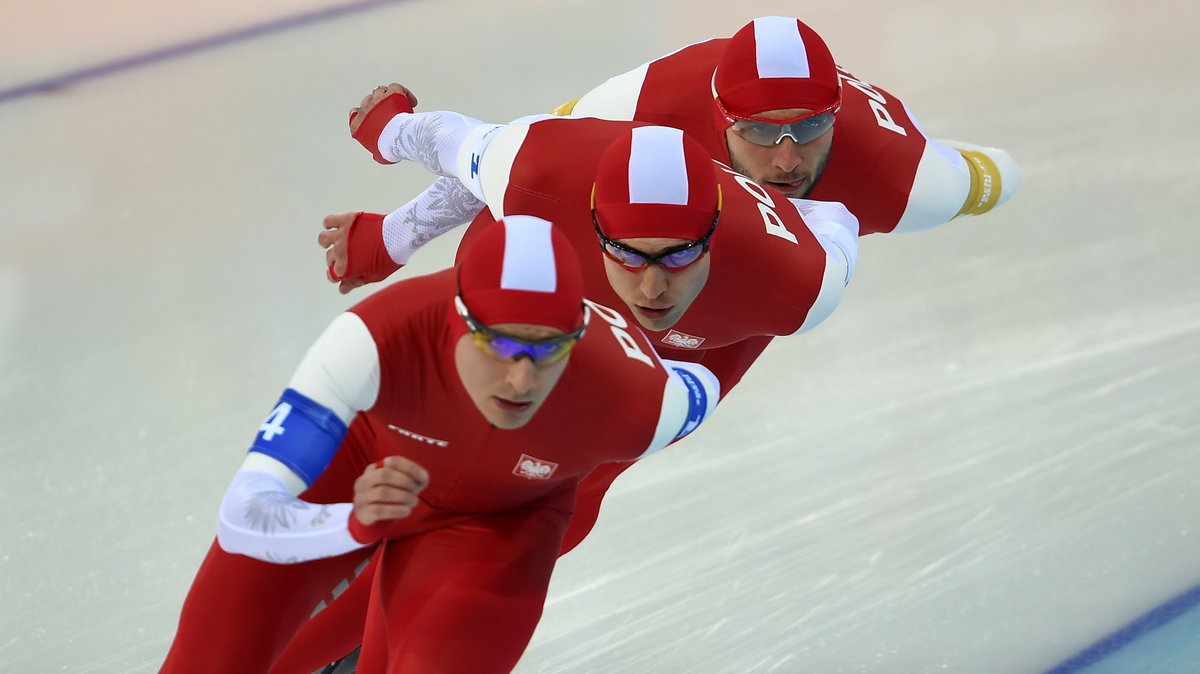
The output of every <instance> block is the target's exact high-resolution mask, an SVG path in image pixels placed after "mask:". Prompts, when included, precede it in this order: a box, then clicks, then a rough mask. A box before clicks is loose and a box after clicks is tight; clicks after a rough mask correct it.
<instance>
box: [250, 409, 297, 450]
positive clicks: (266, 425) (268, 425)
mask: <svg viewBox="0 0 1200 674" xmlns="http://www.w3.org/2000/svg"><path fill="white" fill-rule="evenodd" d="M291 413H292V405H291V403H284V402H281V403H279V405H277V406H276V407H275V409H273V410H271V413H270V414H268V415H267V418H266V420H265V421H263V423H262V426H259V427H258V432H259V433H261V434H262V439H263V440H267V441H270V440H271V439H272V438H274V437H275V436H276V435H283V433H284V430H285V429H284V428H283V421H284V419H287V417H288V415H289V414H291Z"/></svg>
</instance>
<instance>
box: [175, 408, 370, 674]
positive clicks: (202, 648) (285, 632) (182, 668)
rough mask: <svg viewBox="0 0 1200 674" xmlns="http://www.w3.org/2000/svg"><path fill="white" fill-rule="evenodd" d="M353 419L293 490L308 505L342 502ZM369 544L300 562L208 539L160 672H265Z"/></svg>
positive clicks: (350, 465)
mask: <svg viewBox="0 0 1200 674" xmlns="http://www.w3.org/2000/svg"><path fill="white" fill-rule="evenodd" d="M359 426H360V424H355V425H354V426H352V427H351V428H352V430H351V436H348V438H347V440H346V441H345V442H344V443H343V445H342V447H341V448H339V451H338V453H337V455H335V457H334V460H333V461H332V462H331V463H330V464H329V467H328V468H327V469H326V470H325V472H324V473H323V474H322V475H321V477H320V478H319V479H318V480H317V481H316V483H314V484H313V486H312V488H311V489H309V490H308V491H306V492H304V493H303V494H301V495H300V497H301V498H303V499H304V500H306V501H310V502H313V503H334V502H339V501H348V500H350V499H351V498H352V497H353V484H354V480H355V478H357V477H358V475H359V474H360V473H361V472H362V470H363V468H364V467H365V466H366V464H367V459H365V458H364V457H363V456H362V454H361V452H360V450H359V447H361V446H369V444H363V443H364V441H368V442H369V437H367V436H362V433H363V431H361V430H358V427H359ZM370 553H371V550H370V549H367V550H361V551H356V552H352V553H349V554H345V555H342V556H340V557H333V558H330V559H320V560H316V561H312V562H304V563H302V564H271V563H269V562H263V561H259V560H257V559H251V558H250V557H245V556H243V555H233V554H229V553H227V552H225V551H224V550H222V549H221V548H220V546H219V545H217V543H216V542H215V541H214V542H213V544H212V547H211V548H210V549H209V551H208V556H206V557H205V558H204V562H203V563H202V564H201V565H200V570H199V571H198V572H197V573H196V578H195V580H194V581H192V587H191V589H190V590H188V595H187V598H186V599H185V600H184V603H183V609H182V611H181V612H180V616H179V628H178V630H177V631H176V633H175V640H174V642H173V643H172V644H171V650H170V651H169V652H168V653H167V658H166V661H165V662H164V663H163V667H162V670H161V672H163V673H164V674H165V673H176V672H179V673H191V672H196V673H197V674H209V673H211V672H266V671H267V670H268V669H270V667H271V663H272V662H274V660H275V659H276V658H277V657H278V656H279V654H280V653H281V652H282V651H283V649H284V647H285V646H286V645H287V644H288V642H289V641H290V640H291V639H292V635H293V634H295V632H296V631H297V630H298V629H299V628H300V626H301V625H302V624H304V622H305V621H306V620H308V618H309V617H310V616H311V615H312V612H313V611H314V610H315V609H316V607H317V604H319V603H320V602H321V601H322V600H325V599H327V598H328V597H329V595H330V592H331V591H332V590H333V588H334V586H335V585H337V584H338V583H340V582H341V581H343V580H344V579H346V578H348V577H353V573H354V569H355V567H357V566H358V565H359V564H360V563H361V562H362V560H363V559H365V558H366V557H367V556H368V555H369V554H370Z"/></svg>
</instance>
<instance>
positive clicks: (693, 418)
mask: <svg viewBox="0 0 1200 674" xmlns="http://www.w3.org/2000/svg"><path fill="white" fill-rule="evenodd" d="M671 369H672V370H675V373H676V374H678V375H679V376H680V378H682V379H683V383H684V384H687V387H688V412H687V418H686V419H684V422H683V426H682V427H680V429H679V432H678V433H676V434H675V440H678V439H680V438H682V437H683V436H685V435H687V434H688V433H691V432H692V431H694V430H696V427H697V426H699V425H700V422H701V421H704V417H705V416H706V415H707V414H708V392H707V391H705V390H704V385H703V384H702V383H701V382H700V378H699V377H697V376H696V374H695V373H694V372H691V371H689V370H685V369H683V368H679V367H672V368H671Z"/></svg>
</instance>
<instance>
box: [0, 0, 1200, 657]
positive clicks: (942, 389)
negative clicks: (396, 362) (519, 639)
mask: <svg viewBox="0 0 1200 674" xmlns="http://www.w3.org/2000/svg"><path fill="white" fill-rule="evenodd" d="M226 5H228V6H226ZM152 7H157V5H153V6H152V5H150V4H149V3H148V2H145V3H139V2H137V1H136V0H123V1H122V2H118V3H117V4H116V5H114V6H113V7H112V9H111V14H102V13H99V12H97V11H96V10H95V9H94V8H93V7H92V5H90V4H88V5H84V3H82V2H71V1H68V0H59V1H58V2H49V3H39V4H38V5H37V6H34V7H28V8H25V9H18V10H15V13H16V16H15V17H11V16H6V21H5V23H6V25H5V26H4V27H3V28H0V44H2V45H4V47H3V49H4V53H5V57H4V59H3V61H4V63H3V65H2V67H0V91H10V90H14V89H15V88H17V87H19V86H21V85H23V84H26V83H28V82H31V81H39V80H43V79H46V78H53V77H54V76H55V75H58V74H62V73H69V72H74V71H78V70H80V69H86V68H88V67H91V66H94V65H96V64H99V63H105V62H111V61H112V60H114V59H121V58H124V57H128V56H130V55H136V54H141V53H147V52H152V51H153V50H155V49H159V48H161V47H164V46H168V45H171V44H178V43H181V42H187V41H189V40H194V39H198V38H204V37H205V36H209V35H213V34H218V33H221V32H222V31H225V32H228V31H231V30H234V29H237V28H239V27H244V26H248V25H257V24H260V23H262V22H265V21H271V20H275V19H279V18H282V17H287V16H291V15H294V14H296V13H298V12H302V11H309V10H313V9H320V8H322V7H325V5H322V4H320V3H317V2H313V1H311V0H310V1H309V2H304V3H282V2H268V3H257V4H256V7H255V8H253V9H248V8H245V7H239V6H237V5H235V3H233V2H230V1H228V0H225V1H215V2H206V3H192V5H191V6H189V5H184V6H182V7H178V8H177V9H176V11H175V12H172V13H171V15H170V16H169V17H167V16H165V14H164V13H162V12H161V11H160V10H153V9H151V8H152ZM7 14H9V12H6V15H7ZM160 14H164V15H161V16H160ZM766 14H792V15H798V16H801V17H802V18H803V19H804V20H805V21H806V22H808V23H809V24H810V25H812V26H813V27H814V28H816V29H817V30H818V31H819V32H820V33H821V34H822V35H823V36H824V37H825V39H826V41H827V42H828V44H829V45H830V47H831V49H832V50H833V52H834V54H835V56H836V57H837V59H838V61H839V63H841V64H842V65H843V66H845V67H846V68H848V69H849V70H850V71H851V72H853V73H855V74H856V75H857V76H859V77H861V78H863V79H864V80H866V81H869V82H872V83H874V84H876V85H879V86H881V87H883V88H884V89H886V90H888V91H889V92H891V93H892V94H894V95H897V96H899V97H900V98H901V99H902V100H904V101H905V103H907V105H908V106H909V108H910V109H911V110H912V111H913V112H914V113H915V115H916V116H917V118H918V119H919V120H920V122H921V124H922V126H923V128H924V129H925V130H926V131H927V132H928V133H929V134H930V135H931V136H933V137H938V138H952V139H958V140H963V141H968V142H972V143H977V144H982V145H993V146H996V147H1002V148H1005V149H1007V150H1008V151H1009V152H1011V154H1012V155H1013V156H1014V157H1015V158H1016V159H1017V160H1018V161H1019V162H1020V163H1021V166H1022V170H1023V183H1022V186H1021V189H1020V191H1019V192H1018V194H1017V195H1016V197H1015V198H1014V199H1013V200H1012V201H1011V202H1009V203H1008V204H1006V205H1004V206H1002V207H1001V208H999V209H998V210H996V211H994V212H993V213H991V214H988V215H986V216H983V217H980V218H975V219H962V220H956V221H954V222H952V223H950V224H948V225H946V226H944V227H941V228H939V229H936V230H933V231H929V232H923V233H915V234H906V235H875V236H872V237H868V238H867V239H865V240H864V241H863V243H862V251H861V256H860V260H859V266H858V269H857V273H856V277H855V278H854V280H853V281H852V283H851V286H850V288H849V289H848V291H847V295H846V297H845V300H844V301H843V303H842V305H841V307H840V308H839V309H838V310H837V311H836V312H835V314H834V315H833V316H832V318H831V319H830V320H829V321H828V322H827V323H826V324H825V325H823V326H821V327H819V328H818V329H817V330H815V331H814V332H812V333H809V334H807V335H803V336H799V337H796V338H792V339H786V340H777V341H776V342H775V343H774V344H773V345H772V347H771V348H770V349H769V350H768V351H767V353H766V354H765V355H764V357H763V358H762V359H761V361H760V362H759V363H758V364H757V365H756V366H755V368H754V369H753V370H752V371H751V372H750V374H749V375H748V376H747V378H746V379H745V380H744V382H743V383H742V384H741V386H740V387H739V388H738V389H737V390H735V391H734V392H733V393H732V394H731V396H730V397H729V399H728V400H727V401H726V402H724V403H723V405H722V407H721V409H720V410H719V411H718V413H717V415H716V417H715V418H714V419H713V421H712V422H710V423H709V424H707V425H706V427H704V428H702V429H701V430H700V431H699V432H697V433H696V434H695V435H693V436H692V437H690V438H689V439H688V440H687V441H685V442H683V443H680V444H679V445H678V446H675V447H672V448H671V449H670V450H669V451H666V452H663V453H662V454H660V455H657V456H655V457H653V458H651V459H649V460H647V461H646V462H645V463H644V464H642V465H640V466H638V467H636V468H635V469H633V470H631V471H630V472H629V473H627V474H626V475H625V476H624V477H623V478H622V479H621V480H620V481H618V483H617V484H616V485H615V486H614V488H613V490H612V492H611V495H610V498H609V500H608V503H607V505H606V508H605V511H604V513H603V515H602V517H601V521H600V525H599V527H598V528H597V530H596V531H595V533H594V535H593V536H592V537H591V538H590V539H589V540H588V541H587V542H586V543H585V544H584V545H583V546H582V547H581V548H579V549H578V550H577V551H576V552H574V553H572V554H571V555H568V556H567V557H566V558H564V559H563V560H562V562H561V563H560V565H559V568H558V570H557V573H556V575H555V578H554V581H553V584H552V587H551V594H550V599H549V603H548V605H547V609H546V613H545V616H544V618H543V620H542V623H541V625H540V627H539V629H538V632H537V634H536V635H535V637H534V640H533V643H532V645H531V646H530V647H529V650H528V651H527V653H526V655H525V658H524V659H523V661H522V663H521V665H520V666H519V667H518V669H517V671H518V672H520V673H522V674H534V673H546V674H550V673H574V672H586V673H612V674H618V673H621V674H624V673H630V672H632V673H641V672H657V673H668V674H670V673H675V672H680V673H682V672H689V673H690V672H705V673H708V672H714V673H717V672H719V673H725V672H728V673H743V672H784V673H791V672H811V673H816V674H838V673H842V672H845V673H875V672H879V673H884V674H893V673H896V674H910V673H925V672H965V673H971V674H978V673H991V672H1014V673H1030V672H1041V671H1045V670H1048V669H1050V668H1053V667H1055V666H1056V665H1057V664H1059V663H1061V662H1063V661H1065V660H1066V659H1068V658H1069V657H1071V656H1072V655H1074V654H1076V653H1078V652H1080V651H1081V650H1083V649H1085V648H1087V647H1088V646H1089V645H1091V644H1093V643H1095V642H1096V641H1097V640H1100V639H1101V638H1103V637H1104V636H1105V635H1108V634H1110V633H1112V632H1114V631H1115V630H1117V629H1119V628H1121V627H1122V626H1123V625H1126V624H1128V623H1129V622H1130V621H1132V620H1134V619H1136V618H1137V617H1138V616H1141V615H1143V614H1145V613H1146V612H1147V611H1150V610H1152V609H1154V608H1155V607H1157V606H1160V605H1162V604H1163V603H1164V602H1167V601H1168V600H1170V599H1171V598H1173V597H1177V596H1179V595H1181V594H1183V593H1186V592H1188V591H1189V590H1191V589H1192V588H1195V587H1197V586H1198V585H1200V395H1198V393H1200V384H1198V383H1197V381H1198V380H1200V359H1198V357H1197V350H1198V349H1200V278H1198V277H1200V274H1198V272H1197V267H1198V264H1200V254H1198V253H1197V251H1198V249H1200V223H1198V222H1197V216H1196V208H1195V205H1194V203H1193V200H1194V199H1195V197H1196V193H1197V186H1198V181H1197V178H1196V176H1197V175H1198V174H1200V132H1198V131H1197V129H1196V126H1195V118H1196V114H1197V110H1198V109H1200V78H1197V77H1196V74H1195V67H1196V63H1197V62H1198V60H1200V49H1197V47H1196V46H1195V36H1194V29H1195V26H1196V25H1197V24H1198V23H1200V10H1197V9H1196V8H1195V7H1193V6H1190V5H1186V4H1182V5H1181V4H1178V3H1167V2H1166V1H1165V0H1148V1H1147V2H1142V3H1139V4H1138V5H1136V6H1135V7H1131V6H1130V5H1128V3H1117V2H1113V1H1111V0H1098V1H1096V2H1090V3H1081V2H1066V1H1065V0H1055V1H1051V2H1034V1H1033V0H1014V1H1013V2H1008V3H984V2H976V1H974V0H969V1H967V2H958V1H951V0H927V1H926V2H922V3H894V2H891V3H887V2H880V1H878V0H861V1H854V0H851V1H848V2H840V3H823V4H816V3H811V4H810V3H802V4H796V3H784V2H756V3H744V4H743V5H738V6H737V7H736V8H735V7H734V6H733V5H730V4H726V3H716V2H712V1H711V0H700V1H689V2H683V1H682V0H674V1H668V0H662V1H657V2H654V1H644V2H634V1H633V0H614V1H612V2H606V3H598V2H584V1H582V0H559V1H557V2H550V1H548V0H513V1H510V2H484V1H482V0H460V1H458V2H454V3H450V2H433V0H413V1H411V2H396V3H391V4H380V5H379V6H376V7H373V8H370V9H367V10H365V11H361V12H358V13H350V14H346V15H343V16H340V17H328V18H326V19H323V20H319V21H315V22H312V23H308V24H306V25H302V26H298V27H295V28H293V29H290V30H283V31H278V32H274V33H269V34H264V35H262V36H259V37H255V38H247V39H242V40H236V41H232V42H231V43H229V44H225V45H224V46H219V47H213V48H210V49H203V50H198V51H196V52H195V53H193V54H190V55H186V56H183V57H179V58H174V59H168V60H162V61H161V62H157V63H152V64H149V65H145V66H143V67H137V68H128V69H124V70H120V71H119V72H115V73H112V74H109V75H106V76H103V77H92V78H88V79H84V80H81V81H78V82H75V83H74V84H71V85H69V86H62V87H58V88H56V89H53V90H50V91H44V92H41V93H37V94H34V95H22V96H17V97H13V98H10V99H8V100H4V101H3V102H2V103H0V207H2V208H0V213H2V216H0V217H2V219H0V222H2V223H3V224H2V225H0V233H2V234H3V237H4V241H5V244H6V245H5V247H4V250H3V252H2V253H0V410H2V414H3V419H4V423H3V424H0V457H2V458H3V461H4V464H5V465H6V466H7V469H6V470H5V471H3V473H2V474H0V493H2V494H3V497H4V500H5V510H6V512H7V513H8V514H7V516H6V517H5V518H4V519H3V522H2V523H0V592H2V597H3V599H2V603H3V605H4V607H5V608H4V609H3V610H2V611H0V671H3V672H52V671H67V672H81V673H82V672H97V673H108V672H153V671H155V670H156V668H157V666H158V664H159V663H160V662H161V659H162V657H163V655H164V654H165V652H166V649H167V647H168V645H169V642H170V639H171V637H172V634H173V631H174V625H175V621H176V618H177V616H178V611H179V607H180V604H181V602H182V599H183V596H184V593H185V592H186V590H187V587H188V585H189V583H190V582H191V579H192V575H193V574H194V572H195V570H196V568H197V566H198V564H199V561H200V559H201V557H202V555H203V553H204V552H205V550H206V548H207V546H208V544H209V542H210V540H211V538H212V536H213V532H214V520H215V513H216V506H217V504H218V502H219V500H220V497H221V494H222V493H223V491H224V489H225V486H226V484H227V483H228V480H229V478H230V477H231V476H232V474H233V472H234V471H235V470H236V469H237V467H238V466H239V465H240V462H241V458H242V455H243V452H244V450H245V448H246V447H247V446H248V444H249V442H250V440H251V438H252V436H253V433H254V430H255V429H256V428H257V427H258V425H259V423H260V422H261V420H262V418H263V416H264V415H265V414H266V412H268V411H269V409H270V407H271V406H272V405H273V403H274V402H275V400H276V399H277V397H278V394H279V391H280V390H281V389H282V388H283V387H284V385H285V384H286V382H287V379H288V377H289V376H290V373H291V371H292V369H293V368H294V367H295V365H296V363H297V362H298V359H299V357H300V356H301V354H302V353H303V352H304V350H305V349H306V348H307V346H308V344H310V343H311V342H312V340H313V339H314V338H315V337H316V336H317V334H319V332H320V331H321V329H322V328H323V327H324V326H325V325H326V324H327V323H328V321H329V320H331V319H332V318H333V316H334V315H336V313H337V312H338V311H340V310H342V309H344V308H345V307H347V306H349V305H350V304H351V303H353V302H354V301H356V300H358V299H360V298H362V297H363V296H364V295H365V294H364V292H363V291H358V292H356V293H355V294H353V295H350V296H347V297H343V296H340V295H338V294H337V293H336V292H335V291H334V289H333V286H331V285H329V284H328V283H327V282H326V281H325V280H324V278H323V273H322V267H323V257H322V254H321V251H320V249H319V248H318V247H317V245H316V235H317V232H318V231H319V228H320V221H321V218H322V216H323V215H325V214H326V213H335V212H344V211H354V210H374V211H386V210H390V209H392V208H394V207H396V206H398V205H400V204H401V203H403V202H404V201H405V200H407V199H408V198H409V197H410V196H411V195H412V194H414V193H415V192H416V191H418V190H419V189H421V188H423V187H424V186H425V185H426V184H428V182H429V178H428V177H427V176H426V175H425V174H424V173H423V172H422V171H421V170H420V169H418V168H416V167H414V166H398V167H381V166H379V165H376V164H374V163H373V162H372V161H371V160H370V158H369V157H368V156H367V154H366V153H365V152H363V151H362V149H361V148H360V147H359V146H358V145H357V144H356V143H354V142H353V141H351V140H350V139H349V137H348V135H347V134H346V132H345V118H346V111H347V110H348V108H349V107H350V106H352V105H354V104H355V103H356V102H357V100H358V99H359V98H360V97H361V96H362V95H363V94H365V93H366V92H367V91H369V90H370V89H371V88H372V87H373V86H375V85H376V84H379V83H383V82H388V81H393V80H394V81H399V82H403V83H405V84H407V85H409V86H411V87H412V88H413V89H414V90H415V91H416V93H417V94H418V96H419V97H420V99H421V105H420V108H422V109H427V110H432V109H441V108H449V109H456V110H459V111H461V112H466V113H469V114H472V115H474V116H476V117H480V118H483V119H485V120H488V121H506V120H508V119H512V118H514V117H517V116H519V115H522V114H526V113H531V112H540V111H546V110H549V109H551V108H553V107H554V106H556V105H558V104H559V103H562V102H564V101H566V100H569V99H571V98H574V97H575V96H577V95H579V94H580V93H582V92H583V91H585V90H586V89H588V88H590V87H591V86H593V85H594V84H597V83H599V82H600V81H602V80H603V79H605V78H606V77H608V76H610V75H614V74H617V73H619V72H623V71H625V70H628V69H629V68H632V67H634V66H636V65H638V64H640V63H642V62H643V61H646V60H648V59H650V58H653V57H656V56H659V55H661V54H663V53H666V52H668V51H671V50H673V49H676V48H677V47H680V46H682V45H684V44H687V43H689V42H694V41H697V40H700V39H703V38H707V37H712V36H718V35H729V34H731V33H732V32H733V31H735V30H736V29H737V28H738V27H740V26H741V25H742V24H743V23H744V22H745V21H747V20H748V19H750V18H752V17H753V16H758V15H766ZM10 19H11V20H10ZM455 243H456V241H455V240H454V237H449V238H447V239H445V240H441V241H438V242H435V243H434V244H433V245H431V246H429V247H428V249H426V250H425V251H423V252H422V254H421V255H420V256H418V258H417V259H416V260H415V261H414V264H412V265H411V266H410V267H408V268H406V269H405V270H404V271H403V272H401V275H402V276H407V275H415V274H421V273H426V272H429V271H433V270H435V269H438V268H441V267H444V266H447V265H448V264H449V263H450V262H451V260H452V251H453V249H454V245H455ZM1192 624H1195V623H1194V622H1193V623H1192ZM214 638H219V635H214ZM1196 638H1197V639H1200V636H1197V637H1196ZM1198 667H1200V666H1198ZM1148 671H1153V670H1148ZM1192 671H1200V668H1198V669H1197V670H1192Z"/></svg>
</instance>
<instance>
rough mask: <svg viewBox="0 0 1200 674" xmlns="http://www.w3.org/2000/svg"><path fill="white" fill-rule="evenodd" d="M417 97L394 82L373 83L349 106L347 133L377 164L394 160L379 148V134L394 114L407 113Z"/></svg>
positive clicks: (390, 162)
mask: <svg viewBox="0 0 1200 674" xmlns="http://www.w3.org/2000/svg"><path fill="white" fill-rule="evenodd" d="M416 104H417V97H416V96H415V95H414V94H413V93H412V92H411V91H409V90H408V88H407V87H405V86H403V85H400V84H396V83H395V82H393V83H391V84H389V85H387V86H386V87H385V86H382V85H380V86H378V87H375V89H374V90H373V91H371V93H369V94H367V95H366V96H365V97H364V98H363V99H362V102H361V103H360V104H359V105H358V107H356V108H351V109H350V135H351V137H353V138H354V140H357V141H358V142H359V143H360V144H362V146H363V147H365V148H366V149H367V151H368V152H370V153H371V156H372V157H374V158H375V161H377V162H379V163H380V164H394V163H396V162H394V161H390V160H388V159H386V158H384V156H383V155H382V154H380V152H379V136H380V135H381V134H382V133H383V129H384V127H386V126H387V124H388V122H390V121H392V118H393V117H395V116H396V115H401V114H405V113H411V112H412V111H413V107H414V106H415V105H416Z"/></svg>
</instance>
